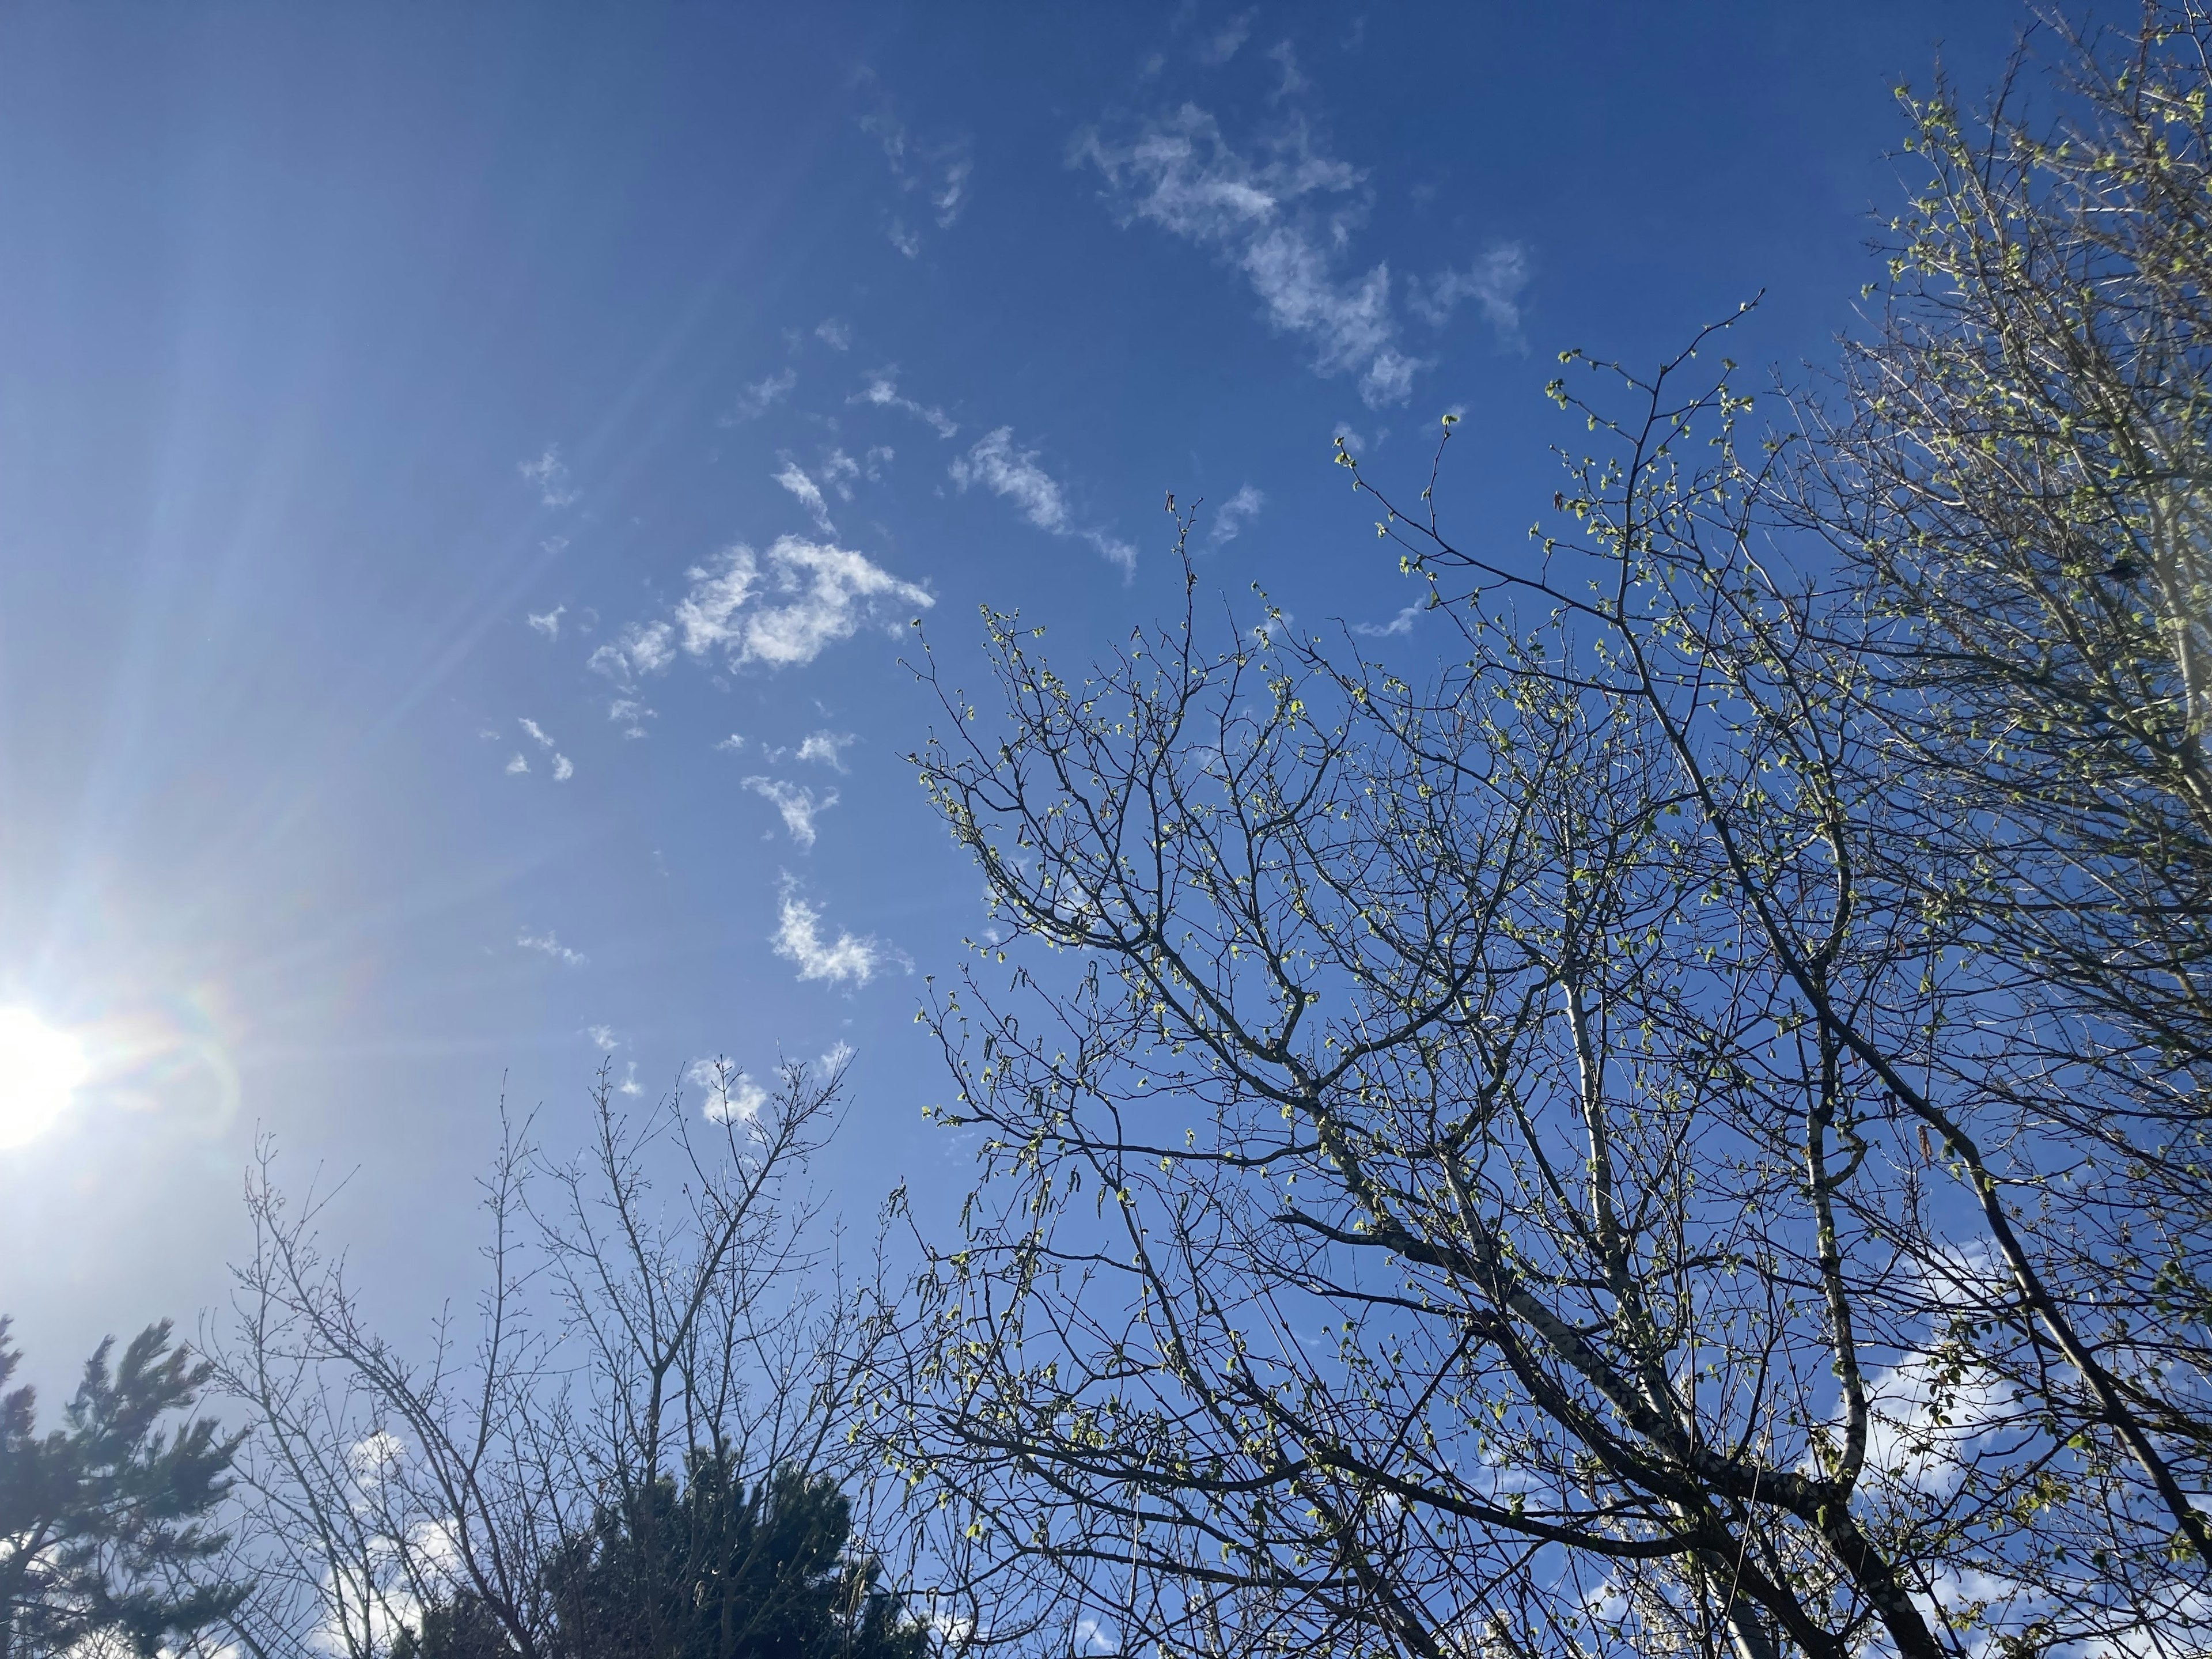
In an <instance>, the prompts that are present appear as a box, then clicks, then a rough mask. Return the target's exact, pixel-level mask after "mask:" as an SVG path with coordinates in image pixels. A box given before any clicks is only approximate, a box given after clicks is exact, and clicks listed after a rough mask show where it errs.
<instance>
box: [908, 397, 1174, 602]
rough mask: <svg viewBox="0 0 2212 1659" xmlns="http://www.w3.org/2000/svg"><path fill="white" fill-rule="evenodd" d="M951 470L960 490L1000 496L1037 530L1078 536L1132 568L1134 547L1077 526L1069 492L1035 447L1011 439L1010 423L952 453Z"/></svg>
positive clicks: (1122, 564) (1093, 530)
mask: <svg viewBox="0 0 2212 1659" xmlns="http://www.w3.org/2000/svg"><path fill="white" fill-rule="evenodd" d="M949 470H950V471H951V475H952V482H953V483H956V484H957V485H958V486H959V487H960V489H962V491H963V492H965V491H966V490H967V489H968V488H969V485H971V484H973V485H976V486H978V487H980V488H981V489H987V490H989V491H990V492H991V493H992V494H993V495H1000V496H1003V497H1004V498H1005V499H1006V500H1007V501H1012V503H1013V504H1014V506H1015V507H1017V508H1018V510H1019V511H1020V513H1021V515H1022V516H1023V517H1024V518H1025V519H1027V520H1029V521H1030V523H1031V524H1033V525H1035V526H1036V527H1037V528H1038V529H1040V530H1042V531H1044V532H1047V533H1048V534H1049V535H1054V536H1080V537H1081V538H1083V539H1084V540H1085V541H1087V542H1089V543H1090V544H1091V545H1092V546H1093V547H1095V548H1097V550H1098V551H1099V553H1100V555H1101V556H1103V557H1105V558H1107V559H1109V560H1111V561H1112V562H1115V564H1118V565H1120V566H1121V569H1122V571H1123V573H1124V574H1128V573H1131V572H1133V571H1134V570H1135V568H1136V564H1137V550H1136V549H1135V548H1133V547H1132V546H1131V545H1130V544H1128V543H1127V542H1124V541H1118V540H1116V539H1115V538H1113V537H1112V536H1109V535H1108V534H1107V533H1106V532H1104V531H1103V530H1096V529H1085V528H1081V527H1079V526H1077V524H1076V523H1075V520H1074V517H1073V513H1071V512H1070V511H1069V508H1068V505H1067V492H1066V490H1064V489H1061V488H1060V483H1059V481H1058V480H1057V479H1055V478H1054V477H1053V476H1052V475H1051V474H1050V473H1048V472H1047V471H1045V470H1044V468H1042V466H1040V465H1037V452H1036V450H1034V449H1024V448H1022V447H1019V446H1018V445H1017V444H1016V443H1015V442H1014V429H1013V428H1012V427H1010V426H1002V427H1000V428H998V429H997V430H996V431H994V432H988V433H986V434H985V435H983V436H982V437H981V438H979V439H978V440H976V441H975V446H974V447H972V448H970V449H969V452H968V453H966V454H965V455H957V456H955V457H954V458H953V460H952V465H951V468H950V469H949Z"/></svg>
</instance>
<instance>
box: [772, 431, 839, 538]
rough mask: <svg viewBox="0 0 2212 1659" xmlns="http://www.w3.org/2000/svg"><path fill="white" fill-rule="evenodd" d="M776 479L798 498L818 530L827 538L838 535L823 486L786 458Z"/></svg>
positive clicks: (797, 464) (796, 463)
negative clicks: (825, 499) (824, 496)
mask: <svg viewBox="0 0 2212 1659" xmlns="http://www.w3.org/2000/svg"><path fill="white" fill-rule="evenodd" d="M838 453H839V454H841V455H842V454H843V453H844V452H843V451H842V450H841V451H839V452H838ZM775 481H776V483H780V484H781V485H782V486H783V487H784V488H785V489H787V490H789V491H790V492H791V493H792V494H793V495H795V496H797V497H798V499H799V505H800V506H801V507H805V509H806V516H807V517H808V518H810V519H811V520H814V527H815V528H816V529H817V530H818V531H820V532H822V533H823V535H825V536H834V535H836V533H837V526H836V525H834V524H832V523H831V522H830V521H829V502H828V501H824V500H823V496H822V486H821V485H819V484H817V483H815V482H814V480H813V479H811V478H810V477H807V476H806V474H805V471H803V470H802V469H801V468H800V466H799V463H798V462H796V461H794V460H792V459H789V458H788V457H786V458H785V460H784V463H783V470H782V471H780V472H778V473H776V474H775Z"/></svg>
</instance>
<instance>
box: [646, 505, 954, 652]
mask: <svg viewBox="0 0 2212 1659" xmlns="http://www.w3.org/2000/svg"><path fill="white" fill-rule="evenodd" d="M688 574H689V575H690V580H691V591H690V592H689V593H687V594H686V595H685V596H684V600H683V602H682V603H681V604H679V605H678V606H677V607H676V620H677V624H678V627H679V628H680V629H682V630H683V633H682V641H683V647H684V650H685V651H686V652H688V653H690V654H691V655H693V656H695V657H704V656H708V655H710V654H713V653H721V654H722V655H724V656H725V657H726V659H727V660H728V661H729V663H730V664H731V665H732V666H733V667H738V666H743V665H746V664H750V663H765V664H766V665H769V667H771V668H782V667H787V666H789V665H793V664H799V663H809V662H812V661H813V660H814V659H815V658H817V656H819V655H821V654H822V652H823V649H824V648H825V647H829V645H832V644H834V643H835V642H836V641H839V640H844V639H850V638H851V637H852V636H853V635H854V634H856V633H858V632H859V631H860V629H861V628H862V627H863V626H864V625H866V624H867V623H873V622H877V621H878V620H880V619H882V618H883V617H884V615H885V613H886V611H888V610H890V607H892V606H894V605H896V607H898V608H899V609H900V610H902V611H907V612H909V613H910V612H911V611H914V610H916V609H920V610H925V611H926V610H927V609H928V608H929V607H930V606H931V605H934V604H936V603H937V601H936V600H935V599H933V597H932V596H931V595H930V593H929V592H928V590H927V589H926V588H922V587H919V586H915V584H914V583H912V582H909V581H902V580H900V579H899V578H897V577H896V576H894V575H892V574H890V572H889V571H888V570H885V569H884V568H883V567H882V566H881V565H878V564H876V563H873V562H871V561H870V560H869V559H868V558H867V557H866V556H865V555H862V554H860V553H855V552H854V551H852V550H850V549H848V548H842V547H834V546H831V545H829V544H827V543H823V542H810V541H806V540H805V539H803V538H800V537H797V536H780V537H778V538H776V539H775V542H774V543H773V544H771V545H770V546H769V550H768V554H767V559H766V563H765V567H763V562H762V560H761V559H760V557H759V556H757V555H756V554H755V553H754V552H753V550H752V549H750V547H747V546H745V545H744V544H742V543H740V544H738V545H736V546H734V547H731V548H727V549H726V550H724V551H723V552H722V553H721V554H720V555H719V556H717V557H716V558H715V559H714V560H713V561H711V562H709V563H708V564H705V565H695V566H693V567H692V568H691V569H690V572H689V573H688Z"/></svg>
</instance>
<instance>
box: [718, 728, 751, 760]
mask: <svg viewBox="0 0 2212 1659" xmlns="http://www.w3.org/2000/svg"><path fill="white" fill-rule="evenodd" d="M744 746H745V740H744V738H741V737H739V736H738V734H737V733H736V732H731V733H730V735H729V736H728V737H726V738H723V739H722V740H721V741H720V743H718V744H715V745H714V747H715V748H717V749H720V750H723V751H725V752H726V753H728V754H732V755H734V754H736V753H737V752H738V750H740V749H743V748H744Z"/></svg>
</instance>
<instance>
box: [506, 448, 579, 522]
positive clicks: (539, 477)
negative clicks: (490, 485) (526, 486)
mask: <svg viewBox="0 0 2212 1659" xmlns="http://www.w3.org/2000/svg"><path fill="white" fill-rule="evenodd" d="M514 470H515V471H518V472H520V474H521V475H522V477H523V478H524V480H525V482H526V483H531V484H532V485H534V486H536V488H537V490H538V500H539V501H541V502H543V503H544V505H545V506H547V507H569V506H573V505H574V503H575V502H576V501H578V500H580V498H581V497H582V495H583V491H581V490H580V489H577V488H576V486H575V484H574V483H573V482H572V481H571V480H570V478H569V477H568V463H567V462H566V461H564V460H562V459H561V447H560V446H559V445H558V444H548V445H546V446H545V449H544V453H542V454H540V455H539V456H538V459H536V460H534V461H517V462H516V463H515V465H514Z"/></svg>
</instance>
